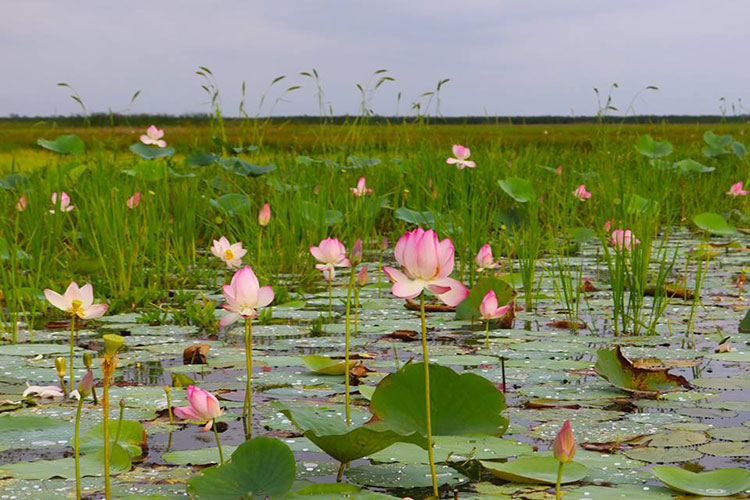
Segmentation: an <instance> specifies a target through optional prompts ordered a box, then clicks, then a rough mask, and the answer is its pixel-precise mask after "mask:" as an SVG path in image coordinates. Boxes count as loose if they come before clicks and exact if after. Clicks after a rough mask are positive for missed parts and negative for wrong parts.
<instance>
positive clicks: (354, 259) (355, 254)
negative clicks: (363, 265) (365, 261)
mask: <svg viewBox="0 0 750 500" xmlns="http://www.w3.org/2000/svg"><path fill="white" fill-rule="evenodd" d="M349 260H350V261H351V263H352V265H353V266H356V265H357V264H359V263H360V262H362V240H361V239H359V238H357V241H355V242H354V246H353V247H352V256H351V259H349Z"/></svg>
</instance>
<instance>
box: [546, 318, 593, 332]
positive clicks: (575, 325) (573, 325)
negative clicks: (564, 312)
mask: <svg viewBox="0 0 750 500" xmlns="http://www.w3.org/2000/svg"><path fill="white" fill-rule="evenodd" d="M547 326H551V327H552V328H560V329H563V330H571V329H572V330H581V329H583V328H586V325H584V324H583V323H580V322H578V321H570V320H567V319H559V320H557V321H552V322H551V323H547Z"/></svg>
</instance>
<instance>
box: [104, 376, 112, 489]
mask: <svg viewBox="0 0 750 500" xmlns="http://www.w3.org/2000/svg"><path fill="white" fill-rule="evenodd" d="M102 382H103V383H102V385H103V387H102V414H103V416H104V420H103V421H102V425H103V426H104V429H103V432H104V443H103V444H104V498H105V499H106V500H109V499H110V498H112V489H111V485H110V478H109V376H107V375H106V374H105V375H104V380H103V381H102Z"/></svg>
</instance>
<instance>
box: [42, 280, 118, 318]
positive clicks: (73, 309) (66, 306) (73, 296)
mask: <svg viewBox="0 0 750 500" xmlns="http://www.w3.org/2000/svg"><path fill="white" fill-rule="evenodd" d="M44 296H45V297H46V298H47V300H48V301H49V303H50V304H52V305H53V306H55V307H57V308H58V309H61V310H63V311H65V312H67V313H68V314H70V315H72V316H78V317H79V318H81V319H94V318H100V317H102V316H104V313H105V312H107V308H108V307H109V306H108V305H107V304H94V288H93V287H92V286H91V283H86V284H85V285H83V286H82V287H80V288H78V284H77V283H76V282H75V281H74V282H72V283H71V284H70V285H68V288H67V289H66V290H65V293H63V294H62V295H60V294H59V293H57V292H55V291H52V290H50V289H49V288H46V289H45V290H44Z"/></svg>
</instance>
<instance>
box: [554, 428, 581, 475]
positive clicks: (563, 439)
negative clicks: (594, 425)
mask: <svg viewBox="0 0 750 500" xmlns="http://www.w3.org/2000/svg"><path fill="white" fill-rule="evenodd" d="M575 454H576V437H575V436H574V435H573V428H572V427H571V426H570V420H566V421H565V423H564V424H563V425H562V427H561V428H560V432H558V433H557V437H555V442H554V443H552V455H553V456H554V457H555V459H557V461H558V462H562V463H564V464H566V463H568V462H571V461H572V460H573V457H574V456H575Z"/></svg>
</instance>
